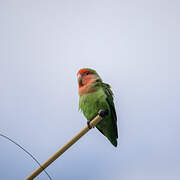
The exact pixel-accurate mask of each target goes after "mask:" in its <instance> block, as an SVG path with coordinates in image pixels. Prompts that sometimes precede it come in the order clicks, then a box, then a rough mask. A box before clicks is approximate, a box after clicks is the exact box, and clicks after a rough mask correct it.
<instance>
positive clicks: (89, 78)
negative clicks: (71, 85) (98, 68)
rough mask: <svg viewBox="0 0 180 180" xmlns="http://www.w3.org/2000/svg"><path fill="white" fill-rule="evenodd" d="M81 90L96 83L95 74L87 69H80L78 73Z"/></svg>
mask: <svg viewBox="0 0 180 180" xmlns="http://www.w3.org/2000/svg"><path fill="white" fill-rule="evenodd" d="M77 78H78V85H79V88H81V87H83V86H86V85H88V84H90V83H92V82H94V81H95V77H94V76H93V72H91V71H90V70H87V69H80V70H79V71H78V73H77Z"/></svg>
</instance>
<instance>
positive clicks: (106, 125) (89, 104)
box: [77, 68, 118, 147]
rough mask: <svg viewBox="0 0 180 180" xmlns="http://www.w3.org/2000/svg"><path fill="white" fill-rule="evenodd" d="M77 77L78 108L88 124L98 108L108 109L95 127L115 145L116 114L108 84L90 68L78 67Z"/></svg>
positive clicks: (116, 135)
mask: <svg viewBox="0 0 180 180" xmlns="http://www.w3.org/2000/svg"><path fill="white" fill-rule="evenodd" d="M77 79H78V86H79V87H78V93H79V110H80V111H82V113H83V114H84V116H85V117H86V119H87V121H88V124H89V122H90V121H91V120H92V119H93V118H94V117H95V116H96V115H97V114H98V112H99V110H101V109H103V110H108V115H107V116H106V117H105V118H104V119H103V120H101V121H100V122H99V123H98V124H97V125H96V128H97V129H98V130H99V131H100V132H101V133H102V134H103V135H104V136H106V137H107V138H108V140H109V141H110V142H111V143H112V144H113V145H114V146H115V147H117V138H118V129H117V116H116V111H115V106H114V102H113V92H112V90H111V87H110V85H109V84H106V83H104V82H103V81H102V79H101V78H100V76H99V75H98V73H97V72H96V71H95V70H93V69H90V68H83V69H80V70H79V71H78V73H77Z"/></svg>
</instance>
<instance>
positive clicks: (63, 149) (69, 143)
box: [25, 110, 108, 180]
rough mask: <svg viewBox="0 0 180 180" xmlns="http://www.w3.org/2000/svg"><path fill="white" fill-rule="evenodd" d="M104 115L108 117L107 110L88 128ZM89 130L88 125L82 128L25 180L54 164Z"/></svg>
mask: <svg viewBox="0 0 180 180" xmlns="http://www.w3.org/2000/svg"><path fill="white" fill-rule="evenodd" d="M106 115H108V111H107V110H100V111H99V113H98V115H97V116H96V117H95V118H94V119H93V120H92V121H90V123H89V125H90V127H91V128H92V127H95V126H96V125H97V124H98V123H99V122H100V121H101V120H102V119H103V118H104V117H105V116H106ZM89 130H90V128H89V127H88V125H87V126H86V127H84V128H83V129H82V130H81V131H80V132H79V133H77V134H76V135H75V136H74V137H73V138H72V139H70V140H69V141H68V142H67V143H66V144H65V145H64V146H62V147H61V148H60V149H59V150H57V151H56V153H55V154H54V155H52V156H51V157H50V158H49V159H48V160H47V161H45V162H44V163H43V164H42V165H41V167H39V168H37V169H36V170H35V171H34V172H32V173H31V174H30V175H29V176H28V177H26V179H25V180H33V179H34V178H35V177H36V176H38V175H39V174H40V173H41V172H42V171H43V170H44V169H45V168H47V167H48V166H49V165H50V164H51V163H52V162H54V161H55V160H56V159H57V158H58V157H59V156H61V155H62V154H63V153H64V152H65V151H66V150H67V149H68V148H70V147H71V146H72V145H73V144H74V143H75V142H76V141H78V140H79V139H80V138H81V137H82V136H83V135H84V134H86V133H87V132H88V131H89Z"/></svg>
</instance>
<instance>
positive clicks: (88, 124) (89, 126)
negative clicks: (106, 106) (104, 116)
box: [87, 120, 92, 129]
mask: <svg viewBox="0 0 180 180" xmlns="http://www.w3.org/2000/svg"><path fill="white" fill-rule="evenodd" d="M90 122H91V120H88V121H87V126H88V128H89V129H91V128H92V127H91V125H90Z"/></svg>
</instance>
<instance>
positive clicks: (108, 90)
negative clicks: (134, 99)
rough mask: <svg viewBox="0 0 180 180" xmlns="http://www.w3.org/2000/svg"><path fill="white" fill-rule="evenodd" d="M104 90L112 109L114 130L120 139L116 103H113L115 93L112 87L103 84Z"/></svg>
mask: <svg viewBox="0 0 180 180" xmlns="http://www.w3.org/2000/svg"><path fill="white" fill-rule="evenodd" d="M102 86H103V90H104V92H105V94H106V96H107V98H106V101H107V103H108V105H109V107H110V111H111V115H112V123H113V129H114V130H115V136H116V138H118V130H117V115H116V110H115V107H114V102H113V92H112V90H111V86H110V85H109V84H106V83H102Z"/></svg>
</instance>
